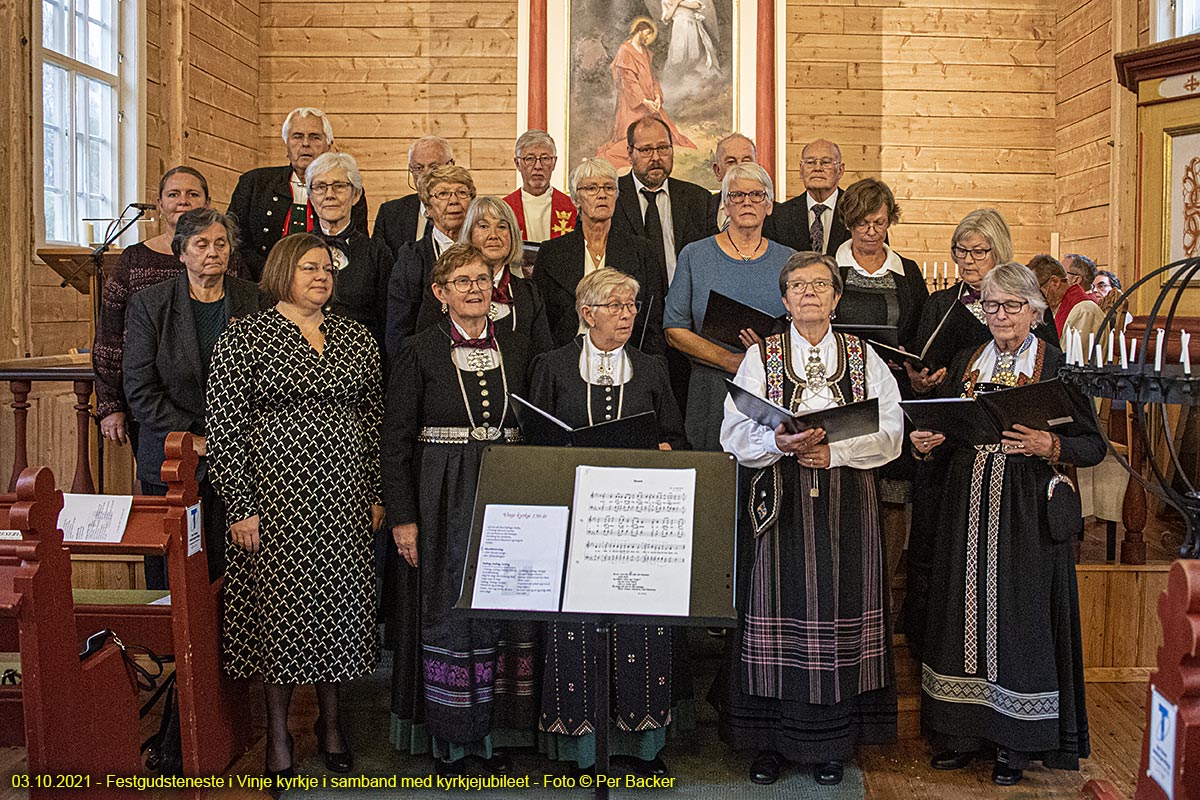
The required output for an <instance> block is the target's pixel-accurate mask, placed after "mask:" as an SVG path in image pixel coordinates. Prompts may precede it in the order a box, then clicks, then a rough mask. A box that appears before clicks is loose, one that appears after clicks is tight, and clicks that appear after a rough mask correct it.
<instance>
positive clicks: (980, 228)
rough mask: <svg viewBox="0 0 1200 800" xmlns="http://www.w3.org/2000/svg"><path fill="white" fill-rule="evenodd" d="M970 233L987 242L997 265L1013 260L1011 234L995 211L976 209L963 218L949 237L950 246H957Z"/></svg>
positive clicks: (992, 209) (998, 213)
mask: <svg viewBox="0 0 1200 800" xmlns="http://www.w3.org/2000/svg"><path fill="white" fill-rule="evenodd" d="M972 233H976V234H979V235H980V236H982V237H983V238H985V239H987V240H988V243H989V244H991V246H992V254H993V255H994V256H995V258H996V263H997V264H1003V263H1004V262H1006V261H1012V260H1013V244H1012V234H1011V233H1009V230H1008V223H1007V222H1005V221H1004V217H1002V216H1000V212H999V211H997V210H996V209H994V208H978V209H976V210H974V211H972V212H971V213H970V214H967V215H966V216H965V217H963V218H962V222H960V223H958V227H956V228H955V229H954V235H953V236H951V237H950V244H951V246H954V245H957V244H958V242H959V240H960V239H962V238H963V237H964V236H968V235H970V234H972Z"/></svg>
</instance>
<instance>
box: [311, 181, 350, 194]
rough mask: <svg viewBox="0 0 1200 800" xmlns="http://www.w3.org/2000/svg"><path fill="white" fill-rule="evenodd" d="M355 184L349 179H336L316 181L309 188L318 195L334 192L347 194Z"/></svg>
mask: <svg viewBox="0 0 1200 800" xmlns="http://www.w3.org/2000/svg"><path fill="white" fill-rule="evenodd" d="M353 185H354V184H352V183H350V182H348V181H334V182H333V183H314V184H313V185H312V188H311V189H309V191H310V192H312V193H313V194H314V195H315V196H317V197H324V196H325V195H327V194H329V193H330V192H333V193H334V194H346V193H347V192H349V191H350V187H352V186H353Z"/></svg>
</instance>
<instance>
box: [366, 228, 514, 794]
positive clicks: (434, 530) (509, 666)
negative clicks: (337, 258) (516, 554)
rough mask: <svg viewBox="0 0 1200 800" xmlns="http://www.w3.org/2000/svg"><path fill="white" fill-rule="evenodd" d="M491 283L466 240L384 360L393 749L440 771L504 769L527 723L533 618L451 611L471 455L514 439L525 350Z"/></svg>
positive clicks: (470, 487) (469, 502) (442, 264)
mask: <svg viewBox="0 0 1200 800" xmlns="http://www.w3.org/2000/svg"><path fill="white" fill-rule="evenodd" d="M493 280H494V279H493V272H492V270H491V268H490V267H489V266H488V265H487V263H486V261H485V258H484V255H483V253H482V252H481V251H480V250H479V248H477V247H476V246H475V245H472V244H456V245H453V246H451V247H449V248H447V249H446V251H445V252H443V253H442V255H441V257H440V258H439V259H438V261H437V265H436V266H435V268H434V271H433V275H432V278H431V282H432V283H433V294H434V296H435V297H436V298H437V300H438V302H440V303H445V304H446V309H447V315H446V317H445V318H444V319H442V321H441V322H439V323H438V324H437V325H434V326H433V327H430V328H426V329H425V330H423V331H421V332H419V333H417V334H416V335H415V336H413V337H412V339H411V340H410V341H409V343H408V344H407V345H406V346H405V348H404V350H403V351H402V353H401V355H400V357H399V358H398V359H397V360H396V362H395V363H394V364H393V369H392V373H391V375H390V377H389V386H388V393H387V413H386V415H385V417H384V423H383V434H382V436H383V485H384V494H385V505H386V507H387V522H388V526H389V528H390V529H391V531H392V536H393V538H394V540H395V543H396V548H397V550H398V551H399V553H400V555H401V556H402V557H403V558H404V560H405V561H406V562H407V563H408V565H409V567H411V568H412V572H409V573H408V574H406V575H405V576H404V579H405V580H404V581H403V582H402V584H401V587H400V590H401V595H400V597H399V598H398V599H397V601H396V602H395V603H394V604H393V608H394V613H395V614H396V615H397V617H398V618H399V622H400V623H401V624H400V625H399V627H400V628H401V634H400V637H399V641H398V642H397V645H396V652H395V656H394V659H393V663H394V665H395V666H394V669H393V699H392V711H393V714H392V743H393V744H394V745H395V746H396V747H397V748H398V749H400V750H404V751H409V752H413V753H419V752H425V751H426V750H429V749H432V752H433V756H434V760H435V765H434V766H435V768H436V769H437V771H438V772H439V774H461V773H462V772H463V770H464V769H465V764H464V759H465V758H466V757H467V756H477V757H479V758H482V759H483V763H484V767H485V768H486V769H488V770H489V771H491V772H495V773H499V772H507V771H508V770H509V769H510V768H511V761H510V760H509V757H508V755H507V754H506V753H503V752H501V751H500V750H498V749H497V748H499V747H504V746H512V745H532V744H533V731H534V725H535V721H536V717H537V697H536V686H535V685H534V680H533V676H534V664H535V643H536V632H535V631H534V629H533V628H532V626H530V625H528V624H523V623H499V622H496V621H493V620H482V619H470V618H466V617H463V616H461V615H458V614H455V613H453V611H452V609H453V607H454V604H455V603H456V602H457V600H458V595H459V591H460V589H461V588H462V577H463V564H464V563H465V560H466V556H467V541H468V539H469V538H470V534H471V513H472V509H473V507H474V503H475V486H476V481H477V477H478V475H479V465H480V461H481V459H482V456H483V451H484V448H486V447H488V446H489V445H493V444H498V443H503V442H513V441H517V440H519V438H520V432H519V430H518V429H517V427H516V422H515V418H514V416H513V413H512V411H511V409H510V407H509V400H508V397H509V394H513V393H515V394H520V395H525V392H526V386H527V384H526V375H527V373H528V367H529V360H530V356H531V353H530V348H531V346H530V343H529V339H528V337H526V336H525V335H524V334H522V333H521V332H520V331H514V330H513V329H512V328H511V326H508V325H504V324H501V323H499V322H493V321H492V320H490V319H489V318H488V311H489V309H490V307H491V297H492V284H493ZM418 565H419V567H420V568H419V570H418V569H417V567H418ZM418 637H419V638H418ZM414 643H419V644H418V647H419V653H418V654H417V655H416V656H415V657H414V655H413V653H412V649H413V645H414ZM406 648H407V649H406ZM414 667H418V668H416V669H414ZM414 684H415V685H414ZM416 697H421V698H423V700H424V702H423V704H422V703H414V702H413V700H414V699H415V698H416Z"/></svg>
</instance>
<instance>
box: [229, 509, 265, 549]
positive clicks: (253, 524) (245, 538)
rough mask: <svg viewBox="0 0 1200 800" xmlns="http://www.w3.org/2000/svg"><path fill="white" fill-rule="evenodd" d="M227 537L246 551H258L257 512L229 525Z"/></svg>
mask: <svg viewBox="0 0 1200 800" xmlns="http://www.w3.org/2000/svg"><path fill="white" fill-rule="evenodd" d="M229 537H230V538H231V539H233V543H234V544H236V545H237V546H238V547H240V548H242V549H243V550H245V551H246V552H247V553H257V552H258V514H255V515H254V516H253V517H246V518H245V519H244V520H241V521H239V522H233V523H230V525H229Z"/></svg>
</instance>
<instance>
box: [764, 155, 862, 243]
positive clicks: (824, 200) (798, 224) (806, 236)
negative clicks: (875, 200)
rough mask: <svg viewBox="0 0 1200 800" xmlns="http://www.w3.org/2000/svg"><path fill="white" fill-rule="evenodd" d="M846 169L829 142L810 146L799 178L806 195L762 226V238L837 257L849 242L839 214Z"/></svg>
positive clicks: (779, 205) (778, 206)
mask: <svg viewBox="0 0 1200 800" xmlns="http://www.w3.org/2000/svg"><path fill="white" fill-rule="evenodd" d="M845 171H846V167H845V165H843V164H842V151H841V149H839V148H838V146H837V145H836V144H834V143H833V142H831V141H829V140H827V139H817V140H816V141H815V142H811V143H810V144H809V145H808V146H807V147H805V148H804V150H802V151H801V153H800V177H801V178H803V179H804V189H805V192H804V194H802V195H800V196H798V197H793V198H792V199H791V200H788V201H787V202H786V203H776V204H775V210H774V211H773V212H772V214H771V216H769V217H767V220H766V222H765V223H764V224H763V235H764V236H766V237H767V238H768V239H773V240H775V241H776V242H779V243H780V244H785V245H787V246H788V247H790V248H792V249H793V250H816V251H818V252H821V253H827V254H829V255H834V254H835V253H837V249H838V248H839V247H841V245H842V242H845V241H846V240H847V239H849V238H850V231H848V230H846V226H845V224H843V223H842V220H841V217H839V216H838V214H837V203H838V197H839V195H840V194H841V191H840V190H839V189H838V182H839V181H841V179H842V175H843V174H844V173H845Z"/></svg>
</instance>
